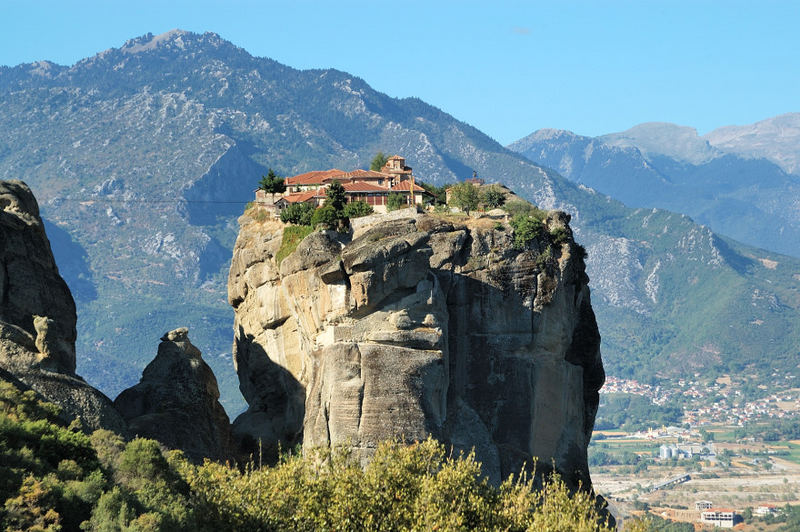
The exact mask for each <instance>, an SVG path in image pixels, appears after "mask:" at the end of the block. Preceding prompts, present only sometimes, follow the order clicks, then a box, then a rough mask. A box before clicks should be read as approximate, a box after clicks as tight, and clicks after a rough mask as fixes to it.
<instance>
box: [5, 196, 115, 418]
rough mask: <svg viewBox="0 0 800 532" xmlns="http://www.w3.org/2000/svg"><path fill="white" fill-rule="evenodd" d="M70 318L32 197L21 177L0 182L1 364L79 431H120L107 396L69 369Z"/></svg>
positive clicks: (72, 340) (71, 313) (71, 349)
mask: <svg viewBox="0 0 800 532" xmlns="http://www.w3.org/2000/svg"><path fill="white" fill-rule="evenodd" d="M75 322H76V314H75V302H74V301H73V299H72V295H71V294H70V291H69V288H68V287H67V285H66V283H65V282H64V280H63V279H62V278H61V276H60V275H59V273H58V268H57V267H56V264H55V261H54V260H53V254H52V252H51V250H50V243H49V241H48V239H47V236H46V235H45V231H44V226H43V224H42V220H41V218H40V217H39V206H38V205H37V203H36V199H35V198H34V197H33V194H32V193H31V191H30V189H29V188H28V186H27V185H25V183H23V182H22V181H0V367H1V368H3V369H5V370H7V371H9V372H10V373H11V374H13V375H14V376H15V377H16V378H18V379H20V380H21V381H22V382H24V383H25V384H26V385H28V386H30V387H31V388H33V389H34V390H36V391H37V392H39V393H40V394H41V395H42V396H44V398H46V399H48V400H49V401H52V402H54V403H56V404H58V405H59V406H61V407H62V408H63V409H64V412H65V414H66V415H67V417H69V418H74V417H78V416H80V418H81V419H82V420H83V422H84V424H85V426H86V428H88V429H95V428H100V427H103V428H108V429H111V430H115V431H117V432H124V430H125V422H124V421H123V420H122V418H121V417H120V416H119V415H118V414H117V413H116V411H115V410H114V408H113V407H112V406H111V401H110V400H109V399H108V398H107V397H106V396H105V395H103V394H102V393H101V392H99V391H98V390H96V389H94V388H92V387H91V386H89V385H88V384H87V383H86V382H85V381H84V380H83V379H82V378H80V377H79V376H78V375H76V374H75V336H76V332H75Z"/></svg>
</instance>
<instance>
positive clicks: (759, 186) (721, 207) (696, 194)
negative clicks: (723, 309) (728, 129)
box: [509, 115, 800, 257]
mask: <svg viewBox="0 0 800 532" xmlns="http://www.w3.org/2000/svg"><path fill="white" fill-rule="evenodd" d="M782 116H783V117H786V116H789V115H782ZM777 118H781V117H777ZM764 122H765V123H766V122H769V121H764ZM760 124H761V123H760ZM798 126H799V127H798V129H797V133H798V134H799V135H800V122H798ZM717 131H720V130H717ZM737 131H738V130H737ZM748 131H749V130H748ZM720 135H721V134H720V133H717V132H712V133H709V134H708V135H706V136H704V137H700V136H698V135H697V131H696V130H694V129H692V128H688V127H683V126H676V125H674V124H667V123H647V124H640V125H638V126H635V127H633V128H631V129H629V130H627V131H623V132H621V133H611V134H608V135H602V136H600V137H595V138H591V137H583V136H580V135H575V134H574V133H571V132H564V131H559V130H552V129H547V130H540V131H537V132H534V133H533V134H531V135H529V136H527V137H525V138H523V139H520V140H519V141H517V142H515V143H513V144H511V145H510V146H509V148H510V149H512V150H514V151H517V152H518V153H521V154H522V155H525V156H526V157H527V158H528V159H530V160H531V161H533V162H536V163H538V164H542V165H544V166H549V167H551V168H553V169H555V170H557V171H558V172H560V173H561V174H562V175H563V176H565V177H567V178H569V179H570V180H572V181H574V182H576V183H582V184H584V185H586V186H589V187H592V188H594V189H596V190H598V191H600V192H603V193H605V194H609V195H611V196H613V197H614V198H617V199H619V200H621V201H623V202H624V203H625V204H626V205H628V206H631V207H658V208H664V209H669V210H673V211H676V212H682V213H686V214H688V215H690V216H692V218H694V219H695V220H696V221H698V222H700V223H703V224H706V225H708V226H710V227H711V228H712V229H714V230H715V231H719V232H720V233H723V234H725V235H727V236H730V237H732V238H735V239H737V240H741V241H742V242H746V243H749V244H751V245H755V246H758V247H764V248H767V249H771V250H773V251H777V252H780V253H786V254H790V255H793V256H795V257H800V176H797V175H793V174H789V173H786V172H785V171H784V170H783V169H782V168H781V167H780V166H778V165H777V164H776V163H774V162H773V161H772V160H769V159H767V158H765V157H755V156H753V154H754V153H756V152H755V150H756V148H752V149H751V150H750V152H748V153H745V149H744V148H741V147H740V148H737V150H738V152H737V151H736V150H732V151H730V152H729V151H727V149H726V150H723V149H721V147H720V146H721V145H719V143H717V145H714V144H713V143H711V142H709V140H707V139H709V138H721V137H720ZM754 135H755V134H754ZM726 138H733V137H731V135H728V136H727V137H726ZM762 141H763V142H767V141H768V139H762ZM715 142H716V141H715ZM731 142H733V141H731ZM752 146H756V144H752ZM762 151H763V150H762ZM764 153H766V152H764ZM791 156H792V154H791V149H786V150H783V151H781V152H780V154H778V152H777V151H775V150H773V154H772V159H783V160H790V159H791Z"/></svg>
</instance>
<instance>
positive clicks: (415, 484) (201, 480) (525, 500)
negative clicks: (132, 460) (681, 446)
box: [184, 439, 610, 532]
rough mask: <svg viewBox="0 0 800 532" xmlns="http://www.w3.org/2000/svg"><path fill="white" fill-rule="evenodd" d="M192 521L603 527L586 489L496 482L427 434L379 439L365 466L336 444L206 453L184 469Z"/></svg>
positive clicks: (238, 525)
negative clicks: (252, 454)
mask: <svg viewBox="0 0 800 532" xmlns="http://www.w3.org/2000/svg"><path fill="white" fill-rule="evenodd" d="M184 475H185V478H186V479H187V482H188V483H189V485H190V486H191V489H192V492H193V494H194V500H195V501H196V503H197V505H196V511H197V517H198V521H199V522H202V523H204V524H206V526H208V527H209V528H211V529H214V530H353V531H356V530H358V531H362V530H364V531H377V530H512V531H516V530H519V531H522V530H543V531H556V530H559V531H560V530H570V531H577V532H583V531H603V532H605V531H609V530H610V529H609V528H608V527H606V526H604V525H602V524H600V519H599V517H598V514H597V510H596V508H595V501H594V499H593V498H592V497H591V495H590V494H588V493H586V492H579V493H577V494H571V493H570V492H569V490H568V489H567V488H566V486H565V485H564V483H563V482H562V481H561V480H560V479H559V478H558V477H557V476H553V477H550V478H549V479H548V482H546V483H545V485H544V487H543V488H542V489H541V490H536V489H534V481H533V479H532V478H531V479H527V478H524V479H516V480H515V479H508V480H507V481H506V482H505V483H503V485H502V486H501V487H500V488H496V487H493V486H492V485H490V484H489V483H488V481H487V480H486V478H485V477H483V476H482V475H481V467H480V464H479V463H478V462H476V461H475V458H474V456H473V455H471V454H470V455H466V456H465V455H458V456H456V457H453V456H450V453H448V452H446V450H445V448H444V447H443V446H442V445H441V444H439V443H437V442H435V441H434V440H431V439H428V440H426V441H424V442H421V443H416V444H413V445H402V444H399V443H394V442H387V443H383V444H381V445H380V446H379V447H378V449H377V450H376V452H375V455H374V457H373V459H372V461H371V462H370V463H369V464H368V465H367V466H366V468H365V469H362V468H361V467H360V466H359V465H358V462H357V460H356V459H355V458H354V457H352V456H350V455H349V454H348V453H347V452H346V451H344V450H342V449H338V450H333V451H331V450H327V449H318V450H315V451H312V452H311V453H308V454H307V455H306V456H305V457H300V456H294V457H284V460H283V461H282V462H281V463H280V464H278V465H277V466H276V467H272V468H263V469H256V468H254V467H252V465H250V466H249V467H247V468H246V469H245V471H243V472H242V471H239V470H237V469H233V468H230V467H228V466H224V465H221V464H216V463H211V462H207V463H206V464H204V465H203V466H200V467H194V466H190V467H188V468H187V469H185V470H184Z"/></svg>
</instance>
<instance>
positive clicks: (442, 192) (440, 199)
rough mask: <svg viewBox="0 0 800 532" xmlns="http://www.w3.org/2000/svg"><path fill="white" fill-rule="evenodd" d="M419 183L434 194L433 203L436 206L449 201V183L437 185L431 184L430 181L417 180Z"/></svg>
mask: <svg viewBox="0 0 800 532" xmlns="http://www.w3.org/2000/svg"><path fill="white" fill-rule="evenodd" d="M417 185H419V186H421V187H422V188H424V189H425V192H427V193H428V194H430V195H432V196H433V201H432V203H433V204H434V205H436V206H439V205H445V204H446V203H447V188H448V187H447V185H442V186H441V187H437V186H435V185H431V184H430V183H425V182H423V181H417Z"/></svg>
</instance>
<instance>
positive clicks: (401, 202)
mask: <svg viewBox="0 0 800 532" xmlns="http://www.w3.org/2000/svg"><path fill="white" fill-rule="evenodd" d="M404 207H406V196H405V195H404V194H401V193H399V192H390V193H389V196H388V197H387V198H386V210H387V211H396V210H397V209H402V208H404Z"/></svg>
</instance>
